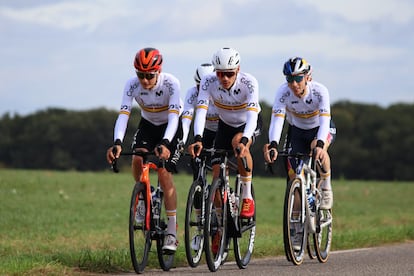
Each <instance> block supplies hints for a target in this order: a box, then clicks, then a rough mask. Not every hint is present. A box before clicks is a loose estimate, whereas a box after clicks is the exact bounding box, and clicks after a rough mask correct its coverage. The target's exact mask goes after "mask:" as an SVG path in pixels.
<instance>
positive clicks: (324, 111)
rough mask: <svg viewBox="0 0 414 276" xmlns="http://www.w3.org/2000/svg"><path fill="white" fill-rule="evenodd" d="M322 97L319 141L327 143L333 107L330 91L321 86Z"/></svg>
mask: <svg viewBox="0 0 414 276" xmlns="http://www.w3.org/2000/svg"><path fill="white" fill-rule="evenodd" d="M320 93H321V97H320V98H319V99H320V102H319V130H318V134H317V139H318V140H322V141H324V142H326V139H327V137H328V134H329V126H330V121H331V105H330V99H329V91H328V89H327V88H326V87H325V86H323V85H321V89H320Z"/></svg>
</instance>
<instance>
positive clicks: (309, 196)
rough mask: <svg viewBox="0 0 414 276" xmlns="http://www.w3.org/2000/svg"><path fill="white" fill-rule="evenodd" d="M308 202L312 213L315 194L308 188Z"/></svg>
mask: <svg viewBox="0 0 414 276" xmlns="http://www.w3.org/2000/svg"><path fill="white" fill-rule="evenodd" d="M308 203H309V209H310V210H311V212H312V214H313V212H315V196H314V195H313V193H312V192H311V191H310V190H308Z"/></svg>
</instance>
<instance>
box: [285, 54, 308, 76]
mask: <svg viewBox="0 0 414 276" xmlns="http://www.w3.org/2000/svg"><path fill="white" fill-rule="evenodd" d="M311 72H312V66H311V65H310V64H309V63H308V62H307V61H306V60H305V59H304V58H301V57H292V58H290V59H289V60H288V61H286V62H285V64H284V65H283V74H284V75H285V76H291V75H299V74H306V75H310V73H311Z"/></svg>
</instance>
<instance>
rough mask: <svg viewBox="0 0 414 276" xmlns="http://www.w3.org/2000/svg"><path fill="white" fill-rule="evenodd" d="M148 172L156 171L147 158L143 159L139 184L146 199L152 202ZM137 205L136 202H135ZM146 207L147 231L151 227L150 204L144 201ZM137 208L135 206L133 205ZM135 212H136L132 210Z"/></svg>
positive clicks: (155, 167)
mask: <svg viewBox="0 0 414 276" xmlns="http://www.w3.org/2000/svg"><path fill="white" fill-rule="evenodd" d="M150 170H154V171H158V167H157V165H155V164H154V163H153V162H148V160H147V158H143V164H142V173H141V177H140V180H139V181H140V182H141V183H142V184H144V185H145V190H146V193H145V194H146V196H147V198H150V199H151V201H152V196H151V182H150V176H149V175H150ZM135 203H137V202H135ZM146 203H147V206H145V230H147V231H149V230H150V228H151V227H150V226H151V223H150V222H151V211H152V208H151V205H152V204H151V202H150V201H149V200H147V201H146ZM135 206H137V204H136V205H135ZM134 211H135V212H136V210H134Z"/></svg>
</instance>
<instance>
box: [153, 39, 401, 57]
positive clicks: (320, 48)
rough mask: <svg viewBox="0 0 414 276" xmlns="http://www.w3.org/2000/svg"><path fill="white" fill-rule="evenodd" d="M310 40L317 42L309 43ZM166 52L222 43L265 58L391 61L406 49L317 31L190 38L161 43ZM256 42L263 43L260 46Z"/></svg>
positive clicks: (191, 52) (183, 53)
mask: <svg viewBox="0 0 414 276" xmlns="http://www.w3.org/2000/svg"><path fill="white" fill-rule="evenodd" d="M309 41H314V43H312V44H309V43H308V42H309ZM159 45H160V46H161V47H162V48H163V49H165V50H164V53H166V54H168V55H174V56H178V57H181V58H182V57H188V56H193V57H197V56H199V55H200V53H201V52H204V53H207V54H208V55H209V56H211V55H212V54H213V53H214V51H216V50H217V49H218V48H220V47H223V46H229V47H234V46H233V45H237V47H236V48H237V50H238V51H239V52H240V54H241V56H242V58H243V56H254V57H256V58H266V57H269V56H278V55H283V56H286V55H288V56H290V55H295V54H300V55H303V56H307V55H324V56H325V57H326V58H329V59H331V58H332V59H343V60H349V59H353V60H358V61H365V62H368V61H375V60H377V59H378V57H379V56H380V57H381V59H383V60H390V59H393V58H396V57H399V56H402V55H403V54H404V53H403V50H401V49H400V48H396V47H392V46H381V45H371V44H369V43H368V42H363V41H354V40H352V39H350V38H349V37H346V36H340V35H336V36H334V35H329V34H324V33H318V32H314V33H312V32H309V33H299V34H292V35H249V36H243V37H237V36H235V37H229V38H226V39H205V40H201V41H200V40H197V41H195V40H187V41H179V42H168V43H159ZM257 45H260V47H258V46H257Z"/></svg>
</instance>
